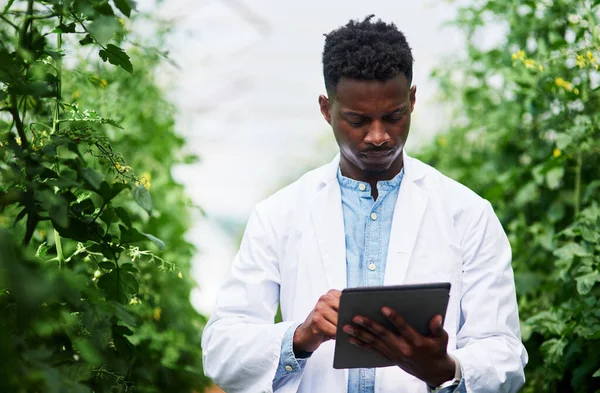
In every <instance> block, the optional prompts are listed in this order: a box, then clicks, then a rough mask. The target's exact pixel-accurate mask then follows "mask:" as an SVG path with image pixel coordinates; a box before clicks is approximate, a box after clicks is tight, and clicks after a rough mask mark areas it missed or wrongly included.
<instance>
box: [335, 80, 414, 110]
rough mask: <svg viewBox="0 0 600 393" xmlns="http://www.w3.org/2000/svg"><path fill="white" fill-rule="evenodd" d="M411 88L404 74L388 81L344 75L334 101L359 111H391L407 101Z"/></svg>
mask: <svg viewBox="0 0 600 393" xmlns="http://www.w3.org/2000/svg"><path fill="white" fill-rule="evenodd" d="M409 90H410V87H409V86H408V81H407V80H406V77H405V76H404V75H402V74H401V75H398V76H396V77H394V78H392V79H388V80H386V81H373V80H369V81H365V80H358V79H350V78H345V77H342V78H341V79H340V81H339V82H338V85H337V88H336V92H335V100H334V101H335V102H336V103H337V104H339V105H340V106H341V107H342V108H343V109H351V110H354V111H359V112H378V111H389V110H392V109H396V108H397V107H398V106H400V105H402V104H404V103H406V101H407V98H408V93H409Z"/></svg>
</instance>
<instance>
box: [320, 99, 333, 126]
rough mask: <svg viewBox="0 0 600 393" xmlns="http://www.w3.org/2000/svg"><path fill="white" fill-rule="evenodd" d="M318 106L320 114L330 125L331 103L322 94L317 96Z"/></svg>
mask: <svg viewBox="0 0 600 393" xmlns="http://www.w3.org/2000/svg"><path fill="white" fill-rule="evenodd" d="M319 107H320V108H321V114H322V115H323V118H324V119H325V121H326V122H327V123H329V124H330V125H331V103H330V101H329V99H328V98H327V97H325V96H324V95H322V94H321V95H320V96H319Z"/></svg>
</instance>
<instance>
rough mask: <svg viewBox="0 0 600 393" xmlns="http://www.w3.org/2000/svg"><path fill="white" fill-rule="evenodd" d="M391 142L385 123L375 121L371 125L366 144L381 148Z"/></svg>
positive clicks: (366, 136) (365, 140)
mask: <svg viewBox="0 0 600 393" xmlns="http://www.w3.org/2000/svg"><path fill="white" fill-rule="evenodd" d="M390 140H391V138H390V135H389V134H388V133H387V131H386V129H385V126H384V125H383V122H382V121H381V120H375V121H373V122H372V123H371V124H370V126H369V129H368V130H367V135H365V139H364V142H365V143H368V144H370V145H374V146H378V147H379V146H383V145H385V144H386V143H388V142H389V141H390Z"/></svg>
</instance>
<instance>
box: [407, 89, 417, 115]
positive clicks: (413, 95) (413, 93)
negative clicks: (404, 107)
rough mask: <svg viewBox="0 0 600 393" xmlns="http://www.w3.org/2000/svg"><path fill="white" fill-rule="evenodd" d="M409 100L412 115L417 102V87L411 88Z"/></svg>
mask: <svg viewBox="0 0 600 393" xmlns="http://www.w3.org/2000/svg"><path fill="white" fill-rule="evenodd" d="M408 99H409V100H410V112H411V113H412V111H413V110H414V109H415V103H416V102H417V86H413V87H411V88H410V92H409V93H408Z"/></svg>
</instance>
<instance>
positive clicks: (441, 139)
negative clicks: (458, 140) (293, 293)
mask: <svg viewBox="0 0 600 393" xmlns="http://www.w3.org/2000/svg"><path fill="white" fill-rule="evenodd" d="M438 145H440V146H441V147H446V146H448V139H446V138H444V137H443V136H440V137H438Z"/></svg>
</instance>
